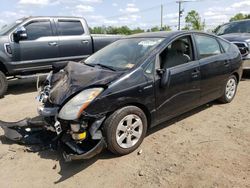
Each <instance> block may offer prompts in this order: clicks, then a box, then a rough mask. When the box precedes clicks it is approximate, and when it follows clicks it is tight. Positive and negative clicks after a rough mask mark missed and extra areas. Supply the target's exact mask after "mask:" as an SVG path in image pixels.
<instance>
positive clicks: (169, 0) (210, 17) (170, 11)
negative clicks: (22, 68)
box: [0, 0, 250, 29]
mask: <svg viewBox="0 0 250 188" xmlns="http://www.w3.org/2000/svg"><path fill="white" fill-rule="evenodd" d="M190 1H192V0H190ZM193 1H195V0H193ZM197 1H198V2H187V3H184V4H183V8H184V10H185V12H184V16H183V18H182V20H183V21H184V17H185V15H186V13H187V12H188V11H190V10H192V9H194V10H196V11H198V12H199V14H200V15H201V17H202V19H205V21H206V24H207V26H208V28H213V27H215V26H216V25H218V24H221V23H224V22H227V21H228V20H229V18H230V17H231V16H233V15H234V14H236V13H238V12H242V13H249V14H250V8H249V7H250V0H197ZM161 4H163V5H164V9H163V10H164V11H163V15H164V19H163V22H164V24H165V25H170V26H171V27H172V29H176V26H177V20H178V19H177V16H178V4H177V3H176V0H120V1H118V0H8V1H1V5H0V25H3V24H6V23H9V22H11V21H13V20H15V19H17V18H20V17H24V16H49V15H52V16H81V17H84V18H86V20H87V21H88V23H89V25H90V26H102V25H105V26H109V25H113V26H120V25H128V26H129V27H132V28H134V27H141V28H143V29H146V28H150V27H152V26H159V25H160V5H161ZM183 21H182V22H183Z"/></svg>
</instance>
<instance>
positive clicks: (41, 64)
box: [12, 19, 59, 71]
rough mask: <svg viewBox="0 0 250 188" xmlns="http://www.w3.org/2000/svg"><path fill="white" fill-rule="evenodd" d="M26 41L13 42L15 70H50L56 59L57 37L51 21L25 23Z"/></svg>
mask: <svg viewBox="0 0 250 188" xmlns="http://www.w3.org/2000/svg"><path fill="white" fill-rule="evenodd" d="M23 26H24V28H25V29H26V32H27V37H28V38H27V39H25V40H21V41H19V42H18V43H16V42H13V43H12V45H13V48H12V49H13V59H14V61H15V62H14V66H15V69H16V70H18V69H22V70H24V71H31V70H36V69H39V70H41V69H42V68H44V69H48V68H51V63H52V62H54V61H56V60H57V58H58V55H59V54H58V37H57V36H56V35H55V32H54V30H53V25H52V22H51V19H35V20H31V21H28V22H27V23H25V24H24V25H23Z"/></svg>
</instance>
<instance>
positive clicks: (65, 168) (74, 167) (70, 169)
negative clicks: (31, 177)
mask: <svg viewBox="0 0 250 188" xmlns="http://www.w3.org/2000/svg"><path fill="white" fill-rule="evenodd" d="M215 104H216V105H217V104H218V103H217V102H211V103H208V104H206V105H203V106H200V107H198V108H196V109H194V110H191V111H190V112H188V113H185V114H183V115H180V116H178V117H177V118H174V119H172V120H170V121H167V122H164V123H162V124H160V125H158V126H156V127H154V128H152V129H150V130H149V131H148V134H147V136H149V135H151V134H153V133H155V132H157V131H159V130H161V129H164V128H167V127H169V126H171V125H173V124H174V123H176V122H178V121H181V120H183V119H185V118H188V117H189V116H192V115H194V114H197V113H199V112H201V111H203V110H206V109H207V108H210V107H212V106H213V105H215ZM55 153H57V155H56V154H55ZM61 153H62V152H60V151H58V152H52V151H42V152H39V153H38V155H39V156H40V157H41V158H45V159H52V160H56V161H59V165H60V171H59V174H60V175H61V177H60V179H58V180H57V181H55V182H54V183H55V184H58V183H60V182H63V181H65V180H67V179H69V178H71V177H72V176H74V175H76V174H78V173H79V172H81V171H83V170H85V169H87V168H88V167H89V166H91V165H93V164H94V163H95V162H96V161H98V160H106V159H111V158H116V157H119V156H116V155H114V154H112V153H111V152H109V151H108V150H104V151H103V152H102V153H100V154H99V155H97V156H96V157H94V158H91V159H89V160H82V161H73V162H69V163H68V162H65V161H64V159H63V158H62V155H61Z"/></svg>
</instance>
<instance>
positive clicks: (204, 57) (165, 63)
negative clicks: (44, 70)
mask: <svg viewBox="0 0 250 188" xmlns="http://www.w3.org/2000/svg"><path fill="white" fill-rule="evenodd" d="M241 75H242V59H241V54H240V52H239V50H238V48H237V47H236V46H235V45H233V44H231V43H230V42H228V41H226V40H224V39H221V38H219V37H217V36H214V35H210V34H206V33H201V32H192V31H176V32H156V33H143V34H137V35H133V36H129V37H127V38H124V39H121V40H118V41H116V42H114V43H112V44H110V45H108V46H107V47H105V48H103V49H102V50H100V51H98V52H96V53H95V54H93V55H92V56H90V57H89V58H87V59H86V60H85V61H83V62H82V63H81V64H80V63H73V62H71V63H68V65H67V66H66V67H65V68H64V69H63V70H60V71H54V73H53V74H52V73H51V74H50V75H49V76H48V78H47V80H46V81H45V84H44V86H43V88H42V90H41V92H40V94H39V97H38V99H39V101H40V102H42V106H41V107H39V110H38V111H39V114H40V119H41V120H42V123H41V122H39V123H35V122H36V121H35V120H23V121H21V122H17V123H6V122H0V126H1V127H2V128H3V129H4V130H5V135H6V136H7V137H8V138H10V139H12V140H15V141H18V142H22V143H30V142H34V141H36V142H37V139H34V137H36V138H37V137H38V136H37V135H38V132H37V130H35V129H34V128H40V129H39V130H42V131H41V134H42V135H43V136H45V135H52V138H51V140H53V141H55V140H58V141H59V142H60V143H61V146H62V148H63V150H64V158H65V160H66V161H71V160H76V159H88V158H91V157H93V156H94V155H96V154H97V153H99V152H101V151H102V149H103V148H104V147H106V146H107V147H108V149H109V150H110V151H112V152H113V153H115V154H118V155H125V154H128V153H131V152H132V151H134V150H135V149H136V148H138V147H139V145H140V144H141V142H142V141H143V139H144V137H145V135H146V132H147V130H148V129H149V128H151V127H154V126H156V125H158V124H160V123H162V122H164V121H166V120H169V119H171V118H173V117H176V116H178V115H180V114H182V113H185V112H187V111H189V110H191V109H193V108H196V107H198V106H200V105H202V104H205V103H207V102H210V101H213V100H215V99H219V100H220V101H221V102H222V103H230V102H231V101H232V100H233V99H234V96H235V94H236V91H237V85H238V83H239V80H240V79H241ZM35 124H36V125H35ZM27 128H29V129H27ZM32 128H33V129H32ZM26 130H28V131H29V132H27V131H26ZM33 130H34V132H33ZM46 132H47V133H46ZM58 135H59V136H58ZM38 138H41V136H40V137H38ZM41 142H43V141H41ZM46 142H48V139H46ZM53 143H54V142H53ZM54 144H55V143H54ZM164 144H165V143H164ZM169 144H171V143H169ZM48 145H49V146H51V145H53V144H51V143H49V144H48ZM56 145H58V144H57V143H56Z"/></svg>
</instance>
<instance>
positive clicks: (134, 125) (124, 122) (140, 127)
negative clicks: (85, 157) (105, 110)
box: [104, 106, 147, 155]
mask: <svg viewBox="0 0 250 188" xmlns="http://www.w3.org/2000/svg"><path fill="white" fill-rule="evenodd" d="M146 132H147V118H146V116H145V114H144V112H143V111H142V110H141V109H140V108H137V107H135V106H127V107H124V108H121V109H119V110H117V111H115V112H114V113H113V114H112V115H110V116H109V117H108V118H107V120H106V121H105V122H104V135H105V139H106V141H107V145H108V149H109V150H110V151H111V152H112V153H114V154H118V155H126V154H129V153H131V152H133V151H134V150H136V149H137V148H138V147H139V146H140V144H141V143H142V141H143V139H144V137H145V135H146Z"/></svg>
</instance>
